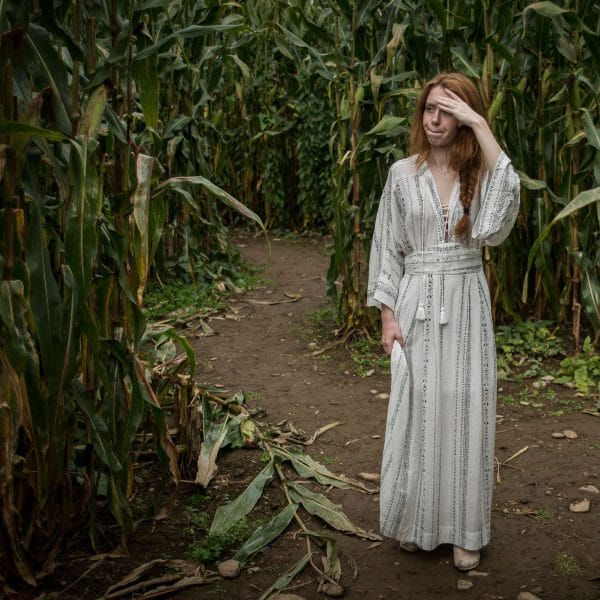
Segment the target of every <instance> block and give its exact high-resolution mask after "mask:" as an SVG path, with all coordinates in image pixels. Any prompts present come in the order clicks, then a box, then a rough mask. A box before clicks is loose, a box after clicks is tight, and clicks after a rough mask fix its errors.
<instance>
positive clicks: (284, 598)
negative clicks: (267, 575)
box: [277, 594, 304, 600]
mask: <svg viewBox="0 0 600 600" xmlns="http://www.w3.org/2000/svg"><path fill="white" fill-rule="evenodd" d="M277 600H304V598H303V597H302V596H298V595H297V594H279V596H277Z"/></svg>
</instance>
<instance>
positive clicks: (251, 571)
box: [246, 567, 260, 575]
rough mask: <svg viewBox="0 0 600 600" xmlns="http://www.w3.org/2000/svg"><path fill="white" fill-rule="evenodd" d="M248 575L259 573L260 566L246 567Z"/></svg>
mask: <svg viewBox="0 0 600 600" xmlns="http://www.w3.org/2000/svg"><path fill="white" fill-rule="evenodd" d="M246 571H247V573H248V575H254V573H258V572H259V571H260V567H250V568H249V569H246Z"/></svg>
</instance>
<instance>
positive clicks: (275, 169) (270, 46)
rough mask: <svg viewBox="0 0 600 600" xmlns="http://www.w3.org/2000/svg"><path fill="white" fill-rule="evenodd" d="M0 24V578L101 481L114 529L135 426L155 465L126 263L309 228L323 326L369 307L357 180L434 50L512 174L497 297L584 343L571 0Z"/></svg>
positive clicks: (369, 207)
mask: <svg viewBox="0 0 600 600" xmlns="http://www.w3.org/2000/svg"><path fill="white" fill-rule="evenodd" d="M0 32H1V33H0V90H1V91H0V94H1V97H0V138H1V139H0V183H1V186H0V219H1V220H2V228H1V230H0V438H1V439H2V445H1V448H0V465H2V469H1V470H0V497H1V502H2V505H3V507H4V510H3V513H2V518H1V521H0V525H1V528H0V567H1V568H0V583H4V584H7V582H9V581H12V582H14V581H19V580H20V581H24V582H26V583H27V584H28V585H30V586H35V585H37V582H38V581H40V580H42V579H43V578H44V577H46V576H47V575H48V574H49V573H51V572H52V570H53V568H54V565H55V560H56V556H57V553H58V551H59V549H60V548H61V545H62V543H63V541H64V539H65V538H66V537H67V536H68V535H69V533H70V532H71V531H72V529H73V527H76V526H78V525H79V524H80V523H81V522H86V523H88V524H89V529H90V537H91V540H92V543H93V544H97V536H96V531H95V516H96V515H95V511H96V506H97V500H98V498H99V497H101V498H103V499H106V502H107V503H108V506H109V508H110V511H111V513H112V515H113V518H114V519H115V521H116V522H117V523H118V525H119V527H120V531H121V536H120V544H121V545H122V546H123V547H124V546H125V545H126V543H127V538H128V536H129V534H130V533H131V531H132V527H133V522H132V516H131V510H130V507H129V496H130V492H131V481H132V463H131V457H130V454H131V449H132V447H133V444H134V440H135V436H136V434H137V432H138V430H139V429H140V428H141V427H142V426H149V427H150V428H152V429H154V431H155V433H156V438H155V439H156V440H158V442H157V449H158V450H159V451H160V452H161V453H162V455H163V456H164V457H165V459H166V461H167V464H168V465H169V466H170V469H171V472H172V475H173V477H174V478H175V479H177V477H178V466H179V461H178V456H177V453H176V451H175V446H174V444H173V442H172V440H170V438H169V435H168V432H167V430H166V428H165V416H164V408H163V406H162V402H163V400H164V398H166V397H167V396H169V395H177V394H180V393H187V392H181V390H180V391H176V390H177V389H178V385H180V384H179V383H178V381H181V380H180V379H178V378H177V377H175V376H174V377H172V378H171V379H169V378H167V381H164V380H163V381H161V380H160V379H155V378H154V377H152V376H150V375H149V374H150V373H151V372H152V371H151V370H152V365H153V361H154V360H155V358H154V357H155V355H156V348H157V345H158V344H159V342H158V341H157V339H156V336H153V335H152V334H151V333H150V332H149V331H148V330H147V329H146V323H145V319H144V315H143V310H142V309H143V303H144V292H145V288H146V284H147V281H148V280H149V279H153V278H154V277H155V276H156V275H159V276H160V277H162V278H177V279H180V280H183V281H186V282H189V283H190V284H192V285H196V284H201V285H207V284H208V285H210V284H214V285H219V284H222V282H223V281H224V280H226V279H227V278H228V277H229V276H230V274H231V272H233V271H234V270H235V265H236V261H237V254H236V252H235V250H234V249H233V247H232V245H231V243H230V240H229V230H230V227H231V226H232V225H236V224H238V223H239V221H240V219H244V222H246V221H247V220H250V221H252V222H253V223H255V224H257V225H258V226H259V227H265V226H266V227H267V228H292V229H296V230H307V229H319V230H321V231H325V232H328V233H330V234H331V235H332V239H333V248H332V253H331V262H330V269H329V272H328V290H329V293H330V295H331V297H332V300H333V301H334V302H335V306H336V311H337V319H338V322H339V325H340V330H341V331H342V332H343V333H344V334H346V335H347V336H350V335H351V334H353V333H354V332H356V331H360V330H367V331H370V330H372V326H373V322H372V320H373V318H374V315H373V314H371V313H370V312H369V311H367V309H366V307H365V277H366V272H365V265H366V256H367V252H368V246H369V243H370V236H371V230H372V225H373V221H374V217H375V212H376V210H377V203H378V198H379V194H380V191H381V188H382V185H383V182H384V179H385V175H386V172H387V169H388V168H389V165H390V164H391V162H392V161H393V160H395V159H397V158H401V157H402V156H404V154H405V151H406V141H407V132H408V128H409V125H410V116H411V114H412V109H413V106H414V102H415V99H416V97H417V96H418V93H419V89H420V87H421V86H422V84H423V82H424V81H425V80H427V79H428V78H429V77H430V76H432V75H433V74H434V73H436V72H438V71H440V70H459V71H462V72H465V73H466V74H468V75H470V76H471V77H473V78H474V79H475V80H476V82H477V85H478V86H479V88H480V91H481V93H482V96H483V98H484V100H485V102H486V105H487V107H488V115H489V118H490V121H491V122H492V124H493V128H494V131H495V133H496V134H497V136H498V138H499V140H500V141H501V143H502V145H503V146H504V147H505V148H506V150H507V152H508V154H509V156H511V158H512V159H513V162H514V165H515V167H516V168H517V169H518V170H519V172H520V174H521V178H522V183H523V190H522V192H523V193H522V210H521V213H520V216H519V220H518V223H517V225H516V227H515V229H514V231H513V233H512V234H511V237H510V238H509V240H508V241H507V242H506V243H505V244H503V245H502V246H501V247H500V248H498V249H493V250H486V254H485V259H486V272H487V274H488V278H489V280H490V284H491V288H492V293H493V303H494V311H495V313H496V317H497V318H498V319H499V320H501V319H505V320H507V319H510V318H514V317H516V316H517V315H533V316H534V317H536V318H538V319H539V318H542V317H544V318H549V319H552V320H554V321H556V322H559V323H568V324H569V325H571V326H572V331H573V334H574V338H575V345H576V347H579V346H580V345H581V342H580V339H581V337H582V336H581V331H582V328H583V329H585V330H590V331H593V332H595V338H596V342H597V341H598V336H599V335H600V281H599V264H600V244H599V239H598V238H599V235H600V228H599V221H600V202H599V200H600V157H599V151H600V130H599V129H598V125H597V123H598V98H599V92H600V10H599V9H598V7H597V4H596V3H595V2H593V1H592V0H577V1H575V0H573V1H570V0H565V1H564V2H562V3H561V4H558V3H553V2H550V1H543V2H534V3H531V2H527V1H525V0H515V1H512V2H504V1H502V0H485V1H483V2H481V1H477V2H475V1H473V0H447V2H445V3H443V2H441V1H440V0H428V1H427V2H416V1H411V0H369V1H368V2H358V1H357V0H339V1H333V0H244V2H239V3H238V2H230V1H228V2H226V1H224V0H175V1H167V0H48V1H46V0H44V1H40V0H27V1H25V2H17V1H15V0H5V1H4V2H2V3H0ZM166 335H167V336H171V337H170V338H169V339H171V340H174V339H177V338H176V334H174V333H173V332H171V333H169V334H166ZM163 342H164V338H163V339H162V340H161V341H160V343H161V344H162V343H163ZM179 343H180V344H182V345H183V346H184V347H185V348H186V350H187V352H188V356H189V357H190V361H189V364H188V375H189V376H190V377H191V378H192V380H193V378H194V371H193V357H192V355H191V349H190V348H189V346H187V347H186V346H185V341H184V340H179ZM585 351H586V353H589V352H591V350H590V347H589V343H588V345H587V346H586V349H585ZM4 574H6V575H4Z"/></svg>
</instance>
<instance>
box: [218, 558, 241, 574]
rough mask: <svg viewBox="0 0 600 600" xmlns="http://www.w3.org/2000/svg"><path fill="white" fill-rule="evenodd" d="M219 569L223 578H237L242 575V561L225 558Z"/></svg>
mask: <svg viewBox="0 0 600 600" xmlns="http://www.w3.org/2000/svg"><path fill="white" fill-rule="evenodd" d="M217 570H218V571H219V575H220V576H221V577H223V579H235V578H236V577H239V575H240V563H239V561H237V560H233V559H231V560H224V561H223V562H222V563H219V566H218V567H217Z"/></svg>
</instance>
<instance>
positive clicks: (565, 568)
mask: <svg viewBox="0 0 600 600" xmlns="http://www.w3.org/2000/svg"><path fill="white" fill-rule="evenodd" d="M555 566H556V570H557V571H558V572H559V573H560V574H561V575H567V576H573V575H581V565H580V564H579V561H578V560H577V559H576V558H575V557H574V556H571V555H570V554H567V553H566V552H564V551H563V552H559V553H558V554H557V556H556V561H555Z"/></svg>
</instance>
